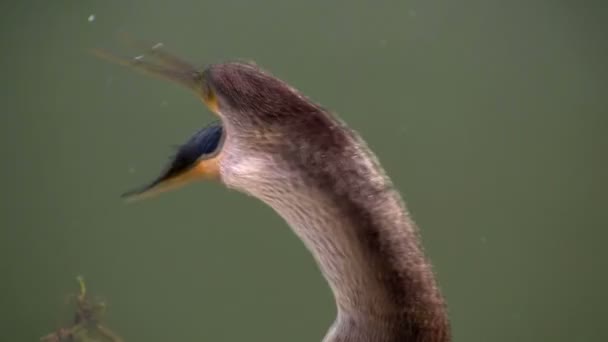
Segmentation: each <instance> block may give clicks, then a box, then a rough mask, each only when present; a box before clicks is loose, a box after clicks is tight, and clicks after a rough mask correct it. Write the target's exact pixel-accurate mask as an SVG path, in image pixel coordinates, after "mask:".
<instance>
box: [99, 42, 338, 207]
mask: <svg viewBox="0 0 608 342" xmlns="http://www.w3.org/2000/svg"><path fill="white" fill-rule="evenodd" d="M95 52H96V54H97V55H99V56H101V57H103V58H105V59H109V60H111V61H113V62H118V63H119V64H122V65H127V66H130V67H133V68H135V69H136V70H139V71H142V72H144V73H147V74H151V75H153V76H158V77H160V78H163V79H167V80H170V81H173V82H175V83H178V84H180V85H182V86H186V87H187V88H188V89H190V90H192V91H193V92H194V93H195V94H196V96H197V97H199V98H200V99H201V100H202V102H203V103H205V104H206V105H207V107H208V108H209V109H210V110H211V111H212V112H213V113H214V114H216V115H217V116H218V117H219V119H220V121H219V122H218V123H214V124H211V125H209V126H208V127H206V128H203V129H202V130H200V131H198V132H196V134H194V136H192V137H191V138H190V139H189V140H188V141H187V142H186V143H185V144H183V145H182V146H180V147H179V149H178V151H177V153H176V154H175V156H174V158H173V159H172V161H171V162H170V164H169V165H168V166H167V167H166V169H165V171H164V172H163V173H162V174H161V175H160V176H159V177H158V178H157V179H156V180H154V181H153V182H151V183H150V184H148V185H146V186H144V187H141V188H139V189H136V190H133V191H130V192H128V193H126V194H125V196H126V197H127V198H128V199H138V198H142V197H148V196H150V195H154V194H156V193H159V192H163V191H166V190H171V189H175V188H178V187H181V186H183V185H185V184H188V183H190V182H192V181H195V180H200V179H218V180H220V181H222V182H223V183H225V184H226V185H227V186H229V187H232V188H237V189H239V190H241V191H244V192H248V193H255V192H256V191H255V190H256V187H258V186H260V184H261V183H264V182H273V183H275V184H278V183H280V181H279V180H278V179H277V177H281V175H285V174H286V173H287V172H288V171H289V170H287V168H290V166H289V165H290V161H289V160H288V159H290V158H294V154H293V153H291V152H293V151H300V152H301V151H307V150H310V149H311V142H312V141H311V138H314V136H315V135H316V136H319V137H321V138H322V137H323V136H327V134H324V130H327V129H328V128H330V126H331V124H332V120H331V118H330V117H328V116H327V115H326V113H325V112H324V111H323V109H322V108H320V107H319V106H318V105H317V104H315V103H313V102H312V101H310V100H308V99H307V98H306V97H304V96H303V95H302V94H301V93H299V92H298V91H297V90H295V89H293V88H292V87H290V86H289V85H288V84H286V83H285V82H283V81H281V80H279V79H278V78H276V77H274V76H272V75H270V74H269V73H267V72H266V71H264V70H262V69H260V68H259V67H258V66H256V65H255V64H252V63H244V62H230V63H222V64H213V65H210V66H208V67H206V68H205V69H204V70H203V71H200V70H199V69H197V68H195V67H193V66H192V65H191V64H189V63H187V62H184V61H183V60H181V59H179V58H177V57H176V56H174V55H171V54H169V53H167V52H166V51H164V50H162V49H158V48H153V49H152V50H150V51H149V53H148V54H147V55H145V57H142V56H140V57H136V58H134V59H126V58H121V57H117V56H115V55H112V54H109V53H107V52H105V51H102V50H96V51H95ZM148 57H151V59H152V60H153V61H148V59H147V58H148ZM328 120H329V121H328ZM321 140H322V139H321ZM298 153H299V152H298ZM298 153H296V155H295V158H296V159H297V158H298V157H297V154H298Z"/></svg>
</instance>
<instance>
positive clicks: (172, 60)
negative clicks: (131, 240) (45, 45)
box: [92, 35, 223, 201]
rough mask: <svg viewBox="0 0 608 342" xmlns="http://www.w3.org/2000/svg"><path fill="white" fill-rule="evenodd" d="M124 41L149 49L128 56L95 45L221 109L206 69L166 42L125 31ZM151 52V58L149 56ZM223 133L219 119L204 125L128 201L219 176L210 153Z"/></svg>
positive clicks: (112, 58)
mask: <svg viewBox="0 0 608 342" xmlns="http://www.w3.org/2000/svg"><path fill="white" fill-rule="evenodd" d="M123 41H124V42H125V43H126V44H127V45H129V46H131V47H133V48H136V49H138V50H140V51H145V53H144V54H142V55H139V56H137V57H134V58H125V57H120V56H118V55H115V54H113V53H110V52H108V51H106V50H103V49H93V50H92V52H93V54H95V55H96V56H97V57H100V58H102V59H104V60H107V61H110V62H112V63H116V64H120V65H123V66H127V67H130V68H133V69H135V70H137V71H140V72H142V73H144V74H147V75H151V76H154V77H157V78H161V79H164V80H169V81H171V82H174V83H177V84H180V85H182V86H185V87H186V88H188V89H190V90H192V91H194V92H195V94H196V95H197V96H198V97H200V98H201V99H202V100H203V102H204V103H205V104H206V105H207V106H208V107H209V108H210V109H211V110H212V111H213V112H215V113H218V110H217V108H218V107H217V101H216V98H215V97H214V96H213V97H212V96H209V95H208V94H205V92H204V91H203V87H204V80H203V73H202V72H200V71H198V70H197V69H196V68H195V67H194V66H193V65H191V64H190V63H188V62H185V61H183V60H181V59H180V58H178V57H176V56H174V55H172V54H170V53H168V52H166V51H163V50H162V44H156V45H153V44H147V43H145V42H142V41H138V40H135V39H133V38H131V37H129V36H127V35H123ZM148 56H149V57H150V58H149V59H150V61H148V60H145V59H146V58H147V57H148ZM222 137H223V135H222V126H221V124H219V123H216V124H212V125H210V126H208V127H206V128H204V129H202V130H201V131H199V132H197V133H196V134H195V135H194V136H193V137H192V138H191V139H190V140H189V141H188V142H186V143H185V144H184V145H182V146H181V147H180V148H179V150H178V153H177V155H176V156H175V157H174V159H173V160H172V162H171V164H170V165H169V166H168V168H167V169H166V170H165V171H164V172H163V173H162V174H161V175H160V176H159V177H158V178H157V179H155V180H154V181H152V182H151V183H149V184H147V185H145V186H142V187H140V188H137V189H134V190H131V191H128V192H126V193H124V194H123V195H122V197H123V198H124V199H126V200H127V201H134V200H139V199H144V198H148V197H151V196H154V195H156V194H159V193H162V192H166V191H169V190H174V189H177V188H179V187H182V186H184V185H186V184H189V183H191V182H193V181H195V180H200V179H214V178H219V166H218V165H219V156H218V155H214V156H213V157H210V158H209V157H208V156H210V155H212V154H213V153H214V152H215V151H216V150H217V148H218V146H219V144H220V142H221V139H222Z"/></svg>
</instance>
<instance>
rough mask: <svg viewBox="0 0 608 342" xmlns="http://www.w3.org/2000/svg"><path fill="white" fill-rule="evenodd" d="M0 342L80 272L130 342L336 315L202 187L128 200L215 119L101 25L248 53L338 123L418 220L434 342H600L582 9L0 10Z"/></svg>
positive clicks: (595, 116)
mask: <svg viewBox="0 0 608 342" xmlns="http://www.w3.org/2000/svg"><path fill="white" fill-rule="evenodd" d="M0 10H1V13H2V14H1V15H2V21H1V22H0V39H1V40H0V42H1V43H2V48H3V53H2V56H1V57H0V63H1V67H2V79H1V81H0V96H1V99H2V104H3V108H4V109H3V110H2V114H1V115H0V139H2V140H1V145H0V146H1V147H0V148H1V150H0V151H1V154H2V168H1V169H0V173H1V177H0V182H1V183H0V184H1V187H2V194H1V197H0V198H1V206H0V274H1V277H2V281H0V303H1V304H2V305H0V322H1V323H0V326H1V327H2V329H0V340H2V341H35V340H38V339H39V338H40V337H41V336H43V335H45V334H46V333H48V332H50V331H52V330H55V329H57V328H58V327H60V326H61V325H62V324H64V323H66V319H68V322H69V317H70V316H69V313H70V309H69V306H67V305H66V304H65V297H66V295H67V294H69V293H73V292H75V290H76V282H75V280H74V278H75V277H76V276H77V275H83V276H84V277H85V279H86V281H87V283H88V285H89V290H90V291H91V293H92V294H94V295H98V296H100V297H102V298H103V299H104V300H105V301H106V303H107V304H108V313H107V316H106V319H107V324H108V326H110V327H112V329H113V330H115V331H116V332H117V333H119V334H120V335H121V336H122V337H123V338H124V339H125V341H127V342H131V341H133V342H136V341H150V342H152V341H293V342H296V341H319V340H321V338H322V337H323V336H324V335H325V332H326V330H327V328H328V327H329V325H330V324H331V323H332V322H333V319H334V315H335V308H334V304H333V300H332V297H331V294H330V292H329V289H328V287H327V286H326V284H325V281H324V280H323V278H322V277H321V275H320V274H319V272H318V270H317V268H316V265H315V264H314V262H313V259H312V257H311V256H310V255H309V253H308V252H307V250H306V249H305V248H304V246H303V245H302V243H301V242H300V241H299V240H298V239H297V238H296V237H295V236H294V234H292V232H291V231H290V230H289V228H288V227H287V226H286V224H285V223H284V222H283V221H282V220H281V219H280V218H279V217H277V215H275V214H274V213H273V212H272V211H271V210H270V209H269V208H267V207H266V206H265V205H263V204H262V203H260V202H258V201H256V200H253V199H251V198H247V197H246V196H244V195H241V194H239V193H236V192H231V191H228V190H226V189H224V188H223V187H222V186H221V185H219V184H211V183H201V184H197V185H196V186H191V187H189V188H187V189H184V190H180V191H177V192H173V193H169V194H166V195H164V196H161V197H159V198H156V199H153V200H149V201H144V202H140V203H136V204H133V205H125V204H124V203H123V202H121V200H120V199H119V197H118V196H119V194H120V193H121V192H123V191H124V190H127V189H130V188H131V187H133V186H135V185H139V184H141V183H143V182H146V181H148V180H150V179H151V178H152V177H154V176H156V174H157V172H158V171H159V170H160V169H161V168H162V167H163V165H164V163H165V162H166V160H167V157H168V156H170V155H171V154H172V153H173V149H172V146H173V145H175V144H179V143H181V142H182V141H184V139H186V138H187V137H189V136H190V134H191V133H193V132H194V131H196V130H197V129H198V128H200V127H201V126H203V125H206V124H207V123H209V122H210V121H212V120H213V119H214V117H213V116H212V114H211V113H210V112H209V111H208V110H207V109H206V108H204V106H203V105H201V104H200V102H199V100H197V99H196V98H195V97H194V96H192V95H191V94H190V93H189V92H188V91H186V90H183V89H181V88H180V87H178V86H175V85H173V84H169V83H166V82H162V81H158V80H156V79H151V78H147V77H144V76H141V75H140V74H137V73H134V72H132V71H130V70H128V69H125V68H122V67H119V66H116V65H111V64H108V63H106V62H104V61H100V60H98V59H96V58H94V57H93V56H92V55H91V54H90V53H88V51H87V50H88V49H90V48H93V47H102V48H109V49H112V50H113V51H117V52H119V53H122V52H124V53H125V54H126V55H135V54H136V52H133V51H130V50H128V49H125V48H124V47H121V46H120V44H119V43H118V42H119V39H118V34H119V33H120V32H128V33H130V34H131V35H133V36H135V37H138V38H142V39H147V40H150V41H152V42H162V43H164V45H165V47H166V48H167V49H168V50H170V51H172V52H174V53H176V54H178V55H180V56H183V57H184V58H186V59H188V60H190V61H193V62H194V63H196V64H198V65H200V66H201V67H203V66H204V65H205V64H207V63H212V62H220V61H224V60H229V59H235V58H239V59H241V58H242V59H249V60H255V61H256V62H257V63H258V64H260V65H261V66H263V67H265V68H267V69H269V70H271V71H272V72H273V73H274V74H275V75H277V76H279V77H280V78H283V79H285V80H286V81H288V82H289V83H291V84H292V85H294V86H295V87H297V88H299V89H300V90H302V91H303V92H304V93H306V94H307V95H309V96H310V97H312V98H313V99H314V100H316V101H318V102H320V103H322V104H323V105H324V106H326V107H328V108H330V109H331V110H333V111H335V112H336V113H338V114H339V115H340V116H341V117H342V118H343V119H344V120H345V121H347V122H348V123H349V124H350V125H351V126H352V127H353V128H355V129H356V130H358V131H359V132H360V133H361V134H362V135H363V137H364V138H365V139H366V140H367V141H368V143H369V145H370V146H371V147H372V149H373V150H374V151H375V152H376V153H377V154H378V156H379V158H380V160H381V162H382V163H383V165H384V166H385V168H386V169H387V172H388V173H389V174H390V175H391V176H392V178H393V180H394V182H395V183H396V185H397V186H398V187H399V189H400V190H401V191H402V193H403V194H404V196H405V199H406V201H407V203H408V206H409V208H410V210H411V211H412V214H413V216H414V218H415V220H416V221H417V223H418V224H419V225H420V227H421V231H422V236H423V239H424V244H425V247H426V250H427V252H428V254H429V256H430V258H431V259H432V261H433V263H434V266H435V270H436V272H437V277H438V279H439V282H440V284H441V287H442V289H443V291H444V294H445V295H446V297H447V300H448V304H449V309H450V317H451V320H452V324H453V330H454V340H455V341H471V342H472V341H496V342H498V341H606V340H608V332H607V330H606V329H605V327H604V326H603V325H605V323H606V313H605V308H606V305H607V304H608V295H607V294H606V288H607V286H608V274H607V273H606V269H607V265H606V263H607V260H608V251H606V249H605V248H604V245H605V243H604V241H605V239H606V237H607V236H608V235H607V233H606V228H608V227H607V222H608V221H607V219H608V215H607V211H608V210H607V208H606V190H607V186H606V185H607V182H606V175H607V172H608V161H607V158H606V155H607V153H606V150H607V147H608V145H607V143H608V137H607V134H606V130H607V128H608V125H607V124H608V119H607V118H606V115H607V114H608V113H607V111H608V110H607V109H608V99H607V93H606V91H607V90H608V69H607V67H608V62H607V61H608V49H607V44H606V32H608V31H607V29H608V27H607V26H608V24H606V23H607V19H608V13H607V11H606V10H607V5H606V3H605V2H603V1H595V2H592V1H580V2H575V1H548V0H541V1H534V2H530V1H506V0H503V1H481V0H479V1H473V0H467V1H458V2H455V1H449V0H441V1H422V0H416V1H378V2H372V1H322V0H317V1H299V2H290V1H279V0H274V1H257V2H254V1H246V0H242V1H60V0H56V1H22V2H16V1H13V2H8V1H5V2H2V4H1V5H0Z"/></svg>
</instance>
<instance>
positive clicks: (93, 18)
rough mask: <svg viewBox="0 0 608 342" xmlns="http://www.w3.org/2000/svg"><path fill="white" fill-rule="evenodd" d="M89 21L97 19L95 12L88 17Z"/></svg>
mask: <svg viewBox="0 0 608 342" xmlns="http://www.w3.org/2000/svg"><path fill="white" fill-rule="evenodd" d="M88 20H89V22H90V23H92V22H94V21H95V14H91V15H90V16H89V18H88Z"/></svg>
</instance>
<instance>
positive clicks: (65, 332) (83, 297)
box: [40, 276, 123, 342]
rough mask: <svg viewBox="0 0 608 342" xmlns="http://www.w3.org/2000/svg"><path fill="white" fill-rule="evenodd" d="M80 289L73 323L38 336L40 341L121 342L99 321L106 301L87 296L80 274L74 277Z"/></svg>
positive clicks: (75, 296) (104, 309) (121, 341)
mask: <svg viewBox="0 0 608 342" xmlns="http://www.w3.org/2000/svg"><path fill="white" fill-rule="evenodd" d="M76 280H77V281H78V286H79V288H80V291H79V293H78V294H77V295H72V297H74V298H76V310H75V312H74V319H73V324H72V325H70V326H67V327H62V328H59V329H58V330H56V331H54V332H52V333H50V334H48V335H46V336H43V337H42V338H40V341H42V342H68V341H69V342H98V341H106V342H123V340H122V338H120V337H119V336H118V335H116V333H114V332H113V331H112V330H110V329H109V328H108V327H106V326H104V325H103V324H102V323H101V319H102V316H103V314H104V313H105V311H106V303H105V302H103V301H99V300H97V301H93V300H91V299H90V298H89V297H88V294H87V287H86V284H85V282H84V279H83V278H82V277H81V276H78V277H76Z"/></svg>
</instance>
